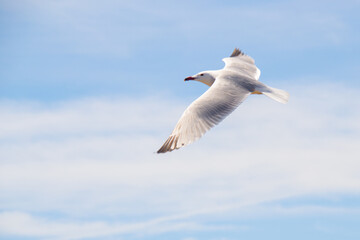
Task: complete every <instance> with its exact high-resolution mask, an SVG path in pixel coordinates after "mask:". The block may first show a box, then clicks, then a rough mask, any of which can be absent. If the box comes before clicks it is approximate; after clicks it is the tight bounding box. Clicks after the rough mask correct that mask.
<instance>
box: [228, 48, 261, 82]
mask: <svg viewBox="0 0 360 240" xmlns="http://www.w3.org/2000/svg"><path fill="white" fill-rule="evenodd" d="M223 61H224V62H225V67H224V70H229V71H234V72H237V73H238V74H242V75H244V76H246V77H249V78H251V79H255V80H259V78H260V70H259V69H258V68H257V67H256V66H255V61H254V59H253V58H251V57H250V56H248V55H245V54H244V53H243V52H241V51H240V50H239V49H237V48H235V50H234V52H233V53H232V54H231V56H230V57H227V58H223Z"/></svg>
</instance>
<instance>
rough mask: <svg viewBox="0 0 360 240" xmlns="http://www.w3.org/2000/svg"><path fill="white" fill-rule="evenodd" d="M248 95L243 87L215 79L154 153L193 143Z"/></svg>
mask: <svg viewBox="0 0 360 240" xmlns="http://www.w3.org/2000/svg"><path fill="white" fill-rule="evenodd" d="M249 94H250V92H249V91H248V90H247V89H245V88H243V87H242V86H240V85H237V84H232V83H231V82H229V81H226V80H224V79H222V78H221V77H218V78H217V79H216V81H215V83H214V84H213V85H212V86H211V87H210V88H209V89H208V90H207V91H206V92H205V93H204V94H203V95H201V96H200V97H199V98H198V99H196V100H195V101H194V102H193V103H192V104H191V105H190V106H189V107H188V108H187V109H186V110H185V111H184V113H183V115H182V116H181V118H180V120H179V121H178V123H177V124H176V126H175V128H174V130H173V132H172V133H171V135H170V136H169V138H168V139H167V140H166V141H165V143H164V144H163V145H162V147H161V148H160V149H159V150H158V151H157V153H165V152H171V151H173V150H174V149H178V148H180V147H182V146H185V145H187V144H190V143H192V142H194V141H196V140H197V139H199V138H200V137H201V136H203V135H204V134H205V133H206V132H207V131H208V130H210V129H211V128H212V127H214V126H215V125H217V124H218V123H220V122H221V121H222V120H223V119H224V118H226V117H227V116H228V115H229V114H230V113H232V112H233V111H234V110H235V109H236V108H237V107H238V106H239V105H240V104H241V103H242V102H243V101H244V99H245V98H246V97H247V96H248V95H249Z"/></svg>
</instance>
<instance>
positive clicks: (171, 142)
mask: <svg viewBox="0 0 360 240" xmlns="http://www.w3.org/2000/svg"><path fill="white" fill-rule="evenodd" d="M178 140H179V137H178V136H170V137H169V138H168V139H167V140H166V142H165V143H164V144H163V145H162V146H161V148H160V149H159V150H158V151H157V152H156V153H166V152H171V151H173V150H175V149H178V148H179V147H178V146H177V141H178Z"/></svg>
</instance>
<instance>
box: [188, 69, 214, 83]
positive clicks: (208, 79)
mask: <svg viewBox="0 0 360 240" xmlns="http://www.w3.org/2000/svg"><path fill="white" fill-rule="evenodd" d="M190 80H194V81H198V82H202V83H204V84H206V85H208V86H209V87H210V86H211V85H212V84H213V83H214V81H215V77H214V76H213V75H212V74H210V73H209V72H200V73H198V74H195V75H194V76H190V77H187V78H185V79H184V81H190Z"/></svg>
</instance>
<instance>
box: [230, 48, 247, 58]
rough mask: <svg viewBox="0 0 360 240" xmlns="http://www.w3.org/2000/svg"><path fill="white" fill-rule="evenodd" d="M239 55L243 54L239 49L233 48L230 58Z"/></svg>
mask: <svg viewBox="0 0 360 240" xmlns="http://www.w3.org/2000/svg"><path fill="white" fill-rule="evenodd" d="M239 55H244V53H243V52H242V51H241V50H240V49H238V48H235V49H234V51H233V52H232V54H231V55H230V57H237V56H239Z"/></svg>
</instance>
